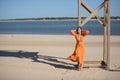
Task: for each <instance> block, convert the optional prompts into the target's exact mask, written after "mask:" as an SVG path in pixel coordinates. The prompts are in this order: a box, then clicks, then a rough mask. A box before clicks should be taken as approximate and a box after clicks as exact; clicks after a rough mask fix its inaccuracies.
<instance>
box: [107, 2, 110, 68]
mask: <svg viewBox="0 0 120 80" xmlns="http://www.w3.org/2000/svg"><path fill="white" fill-rule="evenodd" d="M107 21H108V27H107V69H108V70H109V69H110V0H107Z"/></svg>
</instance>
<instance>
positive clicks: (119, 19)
mask: <svg viewBox="0 0 120 80" xmlns="http://www.w3.org/2000/svg"><path fill="white" fill-rule="evenodd" d="M111 20H112V21H114V20H120V19H111ZM33 21H77V19H49V20H14V19H13V20H0V22H33ZM90 21H96V19H91V20H90Z"/></svg>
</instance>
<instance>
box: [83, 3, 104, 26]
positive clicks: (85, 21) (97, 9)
mask: <svg viewBox="0 0 120 80" xmlns="http://www.w3.org/2000/svg"><path fill="white" fill-rule="evenodd" d="M104 4H105V2H103V3H102V4H101V5H100V6H98V7H97V8H96V9H95V10H94V11H92V13H91V14H90V15H89V16H88V17H87V18H86V19H84V21H83V22H82V24H81V26H83V25H84V24H85V23H87V21H88V20H90V19H91V18H92V17H93V16H94V14H93V12H94V13H96V12H98V11H99V10H100V9H101V8H102V7H103V6H104ZM89 12H90V11H89ZM98 21H99V20H98ZM100 23H101V22H100ZM101 24H104V25H105V22H104V21H103V20H102V23H101Z"/></svg>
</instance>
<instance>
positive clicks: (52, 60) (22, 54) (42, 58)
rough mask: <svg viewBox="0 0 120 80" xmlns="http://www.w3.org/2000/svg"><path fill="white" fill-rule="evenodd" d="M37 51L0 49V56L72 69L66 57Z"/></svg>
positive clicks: (72, 66) (72, 65)
mask: <svg viewBox="0 0 120 80" xmlns="http://www.w3.org/2000/svg"><path fill="white" fill-rule="evenodd" d="M38 53H39V52H26V51H22V50H19V51H4V50H0V57H17V58H27V59H31V60H32V62H39V63H44V64H48V65H51V66H53V67H55V68H63V69H73V68H74V64H71V63H67V62H65V60H67V59H66V58H62V57H54V56H46V55H38Z"/></svg>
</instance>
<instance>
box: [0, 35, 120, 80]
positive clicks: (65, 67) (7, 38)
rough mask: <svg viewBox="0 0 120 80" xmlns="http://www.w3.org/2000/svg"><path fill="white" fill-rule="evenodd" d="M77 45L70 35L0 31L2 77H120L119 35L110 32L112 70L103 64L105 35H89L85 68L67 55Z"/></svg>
mask: <svg viewBox="0 0 120 80" xmlns="http://www.w3.org/2000/svg"><path fill="white" fill-rule="evenodd" d="M74 47H75V39H74V37H73V36H71V35H31V34H30V35H26V34H20V35H19V34H1V35H0V80H87V79H89V80H120V36H111V49H110V51H111V56H110V65H111V66H110V67H111V70H113V71H108V70H106V69H104V68H101V67H100V66H101V65H100V63H99V62H100V61H102V60H103V36H92V35H90V36H86V38H85V49H86V51H85V65H84V69H83V70H82V71H77V70H75V69H74V65H75V64H76V63H74V62H71V61H69V60H68V59H67V57H68V56H69V55H71V54H72V53H73V51H74ZM90 61H95V62H94V63H93V62H92V63H91V62H90Z"/></svg>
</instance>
